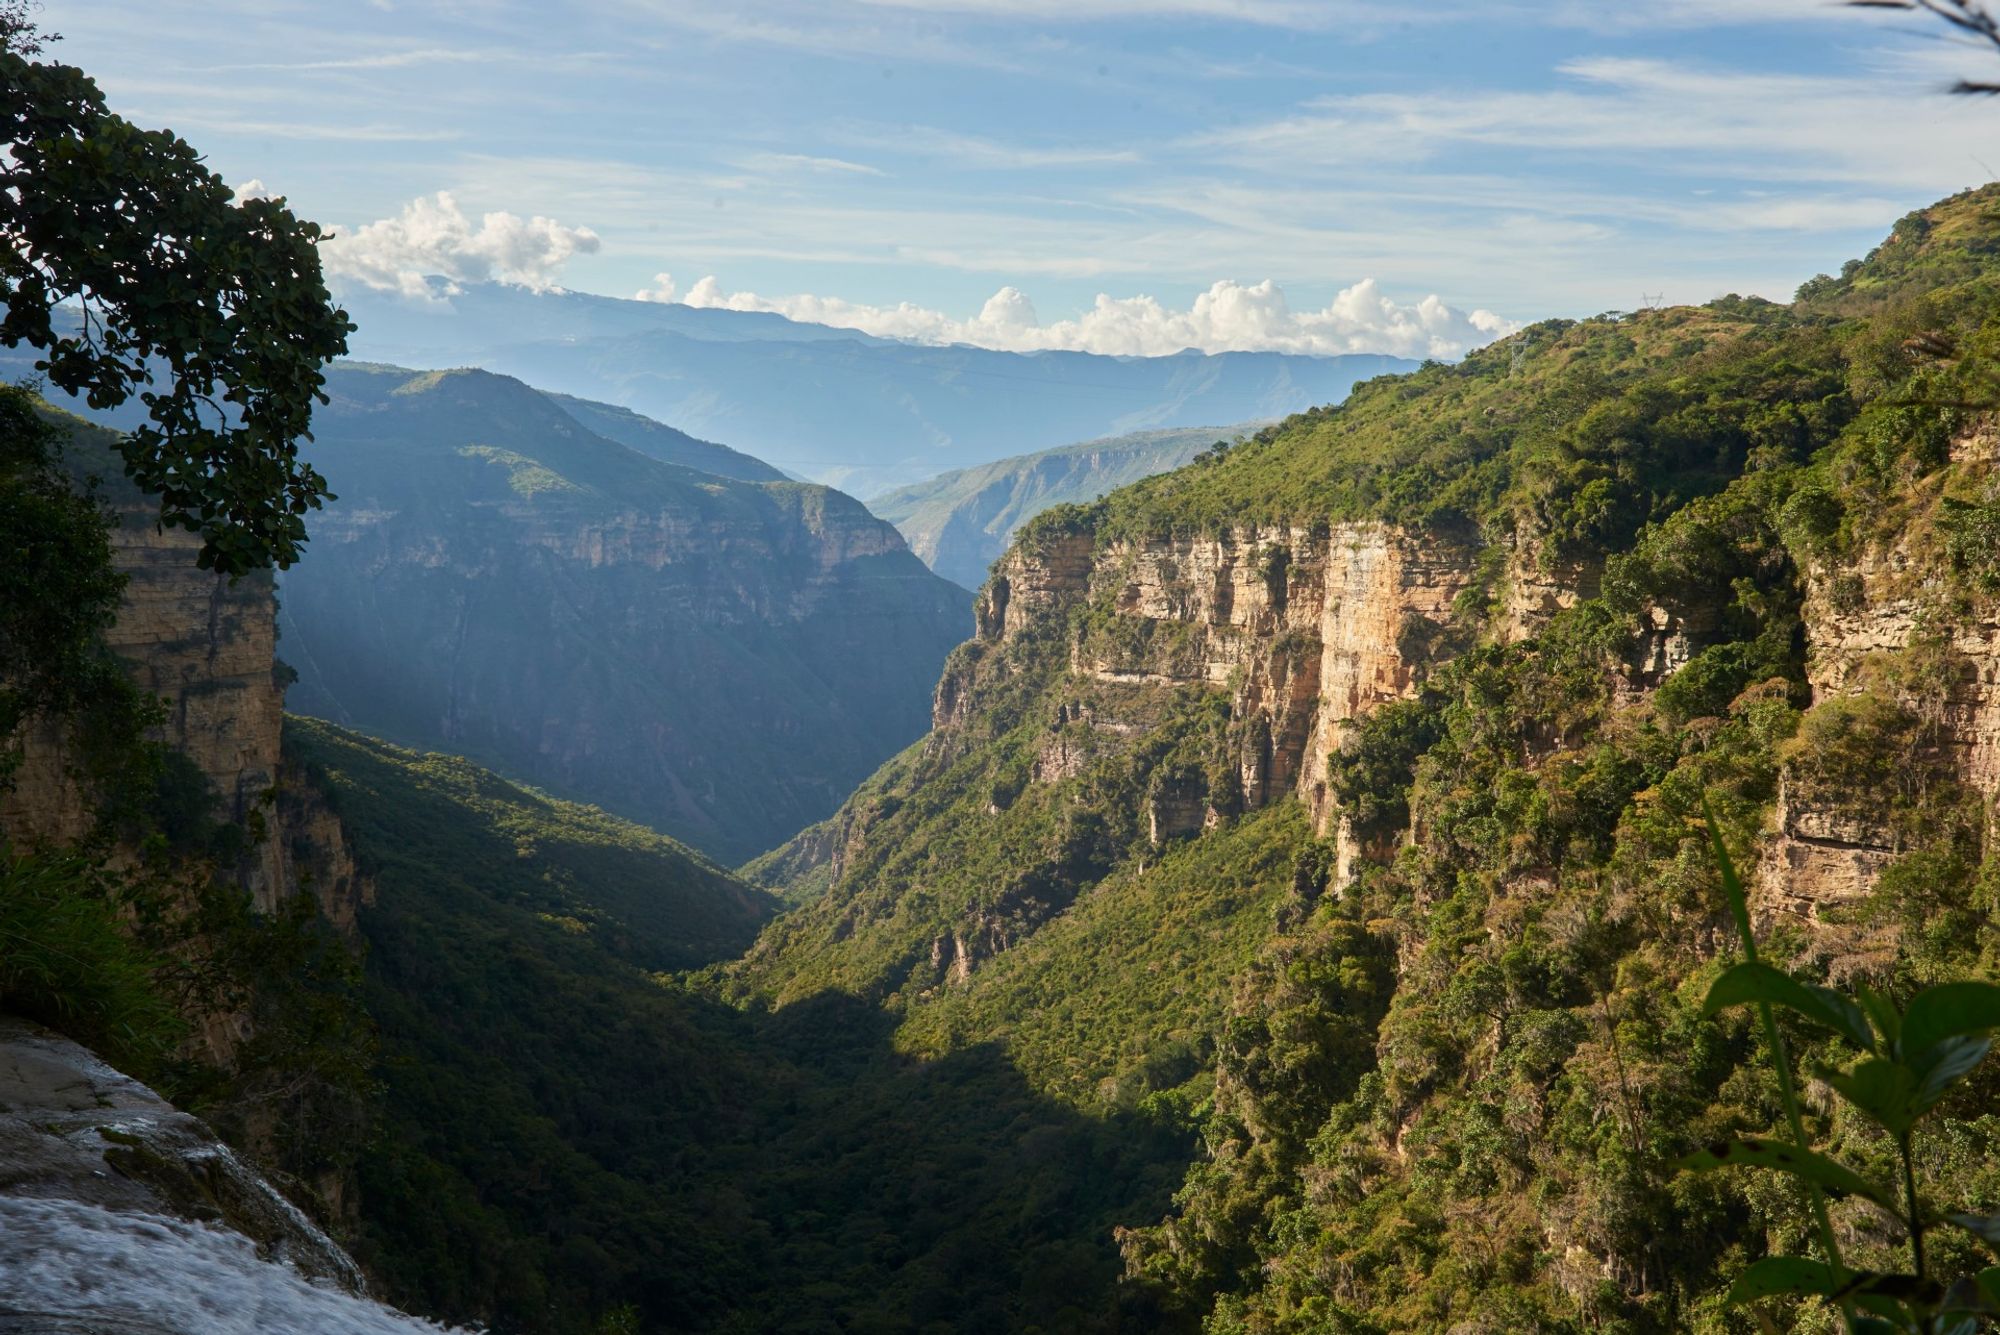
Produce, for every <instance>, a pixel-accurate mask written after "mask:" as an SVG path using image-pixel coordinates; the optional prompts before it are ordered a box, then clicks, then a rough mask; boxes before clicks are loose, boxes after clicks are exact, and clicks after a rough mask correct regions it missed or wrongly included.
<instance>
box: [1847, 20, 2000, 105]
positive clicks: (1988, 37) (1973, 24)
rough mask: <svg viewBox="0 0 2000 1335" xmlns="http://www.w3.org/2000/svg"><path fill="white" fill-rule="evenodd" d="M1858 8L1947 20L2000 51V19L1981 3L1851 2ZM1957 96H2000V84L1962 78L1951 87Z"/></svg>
mask: <svg viewBox="0 0 2000 1335" xmlns="http://www.w3.org/2000/svg"><path fill="white" fill-rule="evenodd" d="M1847 3H1848V4H1849V5H1850V6H1852V7H1853V8H1855V9H1902V10H1908V11H1911V12H1912V13H1920V14H1930V15H1934V16H1935V17H1937V18H1941V19H1943V20H1944V21H1945V22H1946V23H1948V24H1950V25H1951V26H1952V27H1954V28H1956V29H1958V31H1960V32H1962V33H1966V34H1968V35H1969V36H1970V37H1971V38H1972V39H1973V40H1975V41H1980V42H1984V43H1986V44H1987V45H1988V46H1992V47H1996V48H2000V18H1995V17H1994V15H1993V11H1992V10H1990V9H1988V8H1987V7H1986V6H1985V5H1984V4H1981V3H1980V0H1847ZM1951 91H1952V92H1954V93H1984V94H1987V95H1991V94H1994V93H2000V83H1986V82H1982V81H1979V80H1974V79H1960V80H1959V81H1958V82H1957V83H1955V84H1953V85H1952V86H1951Z"/></svg>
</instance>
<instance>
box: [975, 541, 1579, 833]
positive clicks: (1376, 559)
mask: <svg viewBox="0 0 2000 1335" xmlns="http://www.w3.org/2000/svg"><path fill="white" fill-rule="evenodd" d="M1473 565H1474V563H1473V560H1472V554H1471V553H1469V552H1467V551H1465V550H1463V549H1460V548H1457V547H1454V546H1451V545H1449V544H1446V543H1443V542H1440V541H1438V540H1436V539H1433V538H1429V537H1422V536H1417V535H1412V534H1409V533H1406V532H1403V531H1402V530H1399V529H1395V528H1391V527H1388V526H1385V525H1381V524H1339V525H1332V526H1320V527H1317V528H1306V527H1298V526H1292V527H1275V526H1263V527H1252V526H1245V527H1240V528H1235V529H1231V530H1229V531H1228V532H1225V533H1222V534H1218V535H1211V536H1205V537H1200V538H1173V539H1153V540H1147V541H1142V542H1129V541H1120V542H1108V543H1105V544H1102V545H1101V546H1100V545H1098V544H1097V543H1096V542H1094V541H1093V539H1092V538H1090V537H1089V536H1088V535H1065V536H1061V537H1059V538H1056V539H1044V540H1042V541H1041V542H1039V543H1037V544H1032V545H1030V544H1019V545H1017V546H1016V547H1015V548H1014V549H1013V550H1012V551H1011V552H1009V553H1008V555H1007V556H1006V558H1005V559H1003V560H1002V561H1001V562H1000V563H999V565H998V567H997V568H996V570H995V573H994V577H993V579H992V580H991V581H989V583H988V584H987V587H986V590H985V592H984V593H983V594H982V595H981V599H980V604H979V614H978V623H979V634H980V640H981V642H983V644H984V645H985V646H986V647H988V648H998V647H1000V646H1002V645H1004V644H1005V643H1006V642H1008V641H1010V640H1012V639H1015V638H1017V637H1018V636H1020V635H1022V634H1024V633H1025V632H1026V631H1027V629H1028V628H1029V627H1030V626H1041V627H1048V626H1051V625H1059V624H1061V620H1062V615H1063V612H1064V609H1066V608H1068V607H1074V606H1080V605H1083V604H1085V603H1091V604H1092V605H1097V606H1102V607H1105V608H1107V609H1108V610H1109V612H1110V614H1111V617H1112V618H1113V624H1114V625H1115V626H1116V627H1117V631H1116V633H1115V634H1111V635H1106V636H1100V637H1090V636H1085V637H1084V638H1083V639H1081V640H1079V641H1078V643H1077V644H1076V645H1075V646H1074V647H1073V654H1072V667H1073V668H1074V669H1075V670H1076V671H1077V672H1078V673H1079V674H1080V675H1082V676H1084V677H1086V678H1088V679H1094V680H1095V681H1097V682H1100V683H1103V684H1106V685H1109V686H1124V687H1130V688H1134V689H1138V690H1141V691H1143V689H1144V688H1148V687H1163V686H1166V687H1172V686H1199V687H1203V688H1206V689H1209V690H1216V691H1228V692H1229V693H1230V705H1231V708H1230V716H1231V720H1232V735H1233V736H1234V737H1235V739H1236V756H1235V770H1236V779H1235V782H1236V785H1237V788H1238V790H1239V791H1238V792H1236V793H1235V794H1217V793H1206V794H1203V795H1201V796H1199V797H1197V796H1195V795H1194V794H1193V793H1192V790H1190V791H1188V792H1183V791H1181V789H1182V788H1183V787H1185V785H1182V784H1176V785H1175V786H1174V790H1173V791H1172V792H1171V793H1169V792H1167V791H1166V790H1164V789H1163V790H1162V793H1161V795H1160V796H1159V797H1158V798H1157V799H1156V800H1154V801H1153V804H1152V805H1153V808H1154V809H1153V810H1150V811H1149V812H1148V813H1147V814H1148V819H1149V821H1150V822H1151V826H1152V828H1153V830H1154V832H1155V840H1156V842H1157V841H1158V840H1160V839H1163V838H1169V837H1172V836H1173V835H1174V834H1178V833H1186V832H1190V831H1192V830H1197V829H1199V828H1201V826H1202V825H1203V823H1204V822H1205V819H1206V817H1207V813H1208V810H1209V809H1210V808H1211V807H1215V806H1222V805H1229V806H1233V807H1236V808H1238V809H1242V808H1257V807H1261V806H1264V805H1267V804H1268V803H1270V802H1273V801H1275V800H1277V799H1278V798H1279V797H1281V796H1283V795H1285V794H1287V793H1296V794H1297V795H1298V796H1299V797H1301V798H1302V799H1303V800H1304V801H1305V802H1306V804H1307V806H1308V808H1309V809H1310V810H1311V811H1312V813H1313V817H1314V820H1315V822H1316V823H1317V824H1318V827H1319V828H1320V830H1321V831H1322V832H1334V833H1336V834H1337V833H1338V830H1339V822H1338V821H1337V820H1336V819H1335V812H1334V810H1333V803H1332V799H1331V797H1330V795H1329V793H1328V787H1327V782H1328V780H1327V775H1328V766H1329V764H1330V762H1331V760H1332V757H1333V756H1334V755H1335V753H1337V752H1338V750H1339V748H1340V746H1341V744H1342V739H1343V736H1344V734H1345V732H1346V729H1347V725H1348V724H1349V723H1351V722H1352V721H1354V720H1357V719H1359V718H1361V717H1362V716H1364V715H1365V714H1367V713H1368V712H1369V711H1370V710H1372V709H1374V708H1376V707H1377V706H1379V705H1381V704H1383V703H1385V702H1387V701H1390V700H1395V699H1399V698H1402V697H1404V696H1406V695H1408V694H1409V693H1411V692H1412V691H1413V690H1414V689H1415V688H1416V685H1417V683H1418V677H1419V673H1420V671H1421V668H1422V665H1423V661H1424V658H1425V656H1426V654H1425V649H1424V648H1423V646H1421V645H1420V644H1417V643H1415V642H1413V641H1412V639H1411V636H1410V633H1409V632H1410V630H1411V628H1412V627H1413V626H1431V627H1437V626H1442V625H1447V624H1448V623H1449V622H1450V621H1451V619H1452V615H1453V611H1452V604H1453V601H1454V600H1455V599H1456V598H1457V597H1458V595H1459V594H1460V593H1461V592H1463V591H1464V590H1465V589H1466V588H1467V587H1468V586H1469V585H1470V584H1471V582H1472V579H1473ZM1551 587H1552V588H1553V586H1551ZM1549 596H1550V597H1551V598H1555V597H1556V595H1555V594H1554V593H1553V592H1552V593H1550V595H1549ZM1558 601H1560V600H1558ZM1570 601H1574V598H1573V597H1572V598H1571V599H1570ZM987 658H988V656H987V655H982V654H979V653H977V652H975V653H973V654H968V655H964V656H963V657H962V658H961V660H959V667H960V671H961V672H962V674H963V675H962V677H961V678H959V679H956V680H954V679H953V678H952V674H951V670H950V669H948V670H947V681H946V683H944V684H941V685H940V687H939V709H938V710H937V715H936V720H935V721H936V724H937V726H938V728H939V729H940V730H944V729H949V728H950V727H952V726H953V725H955V724H956V723H958V722H959V721H960V720H961V718H962V716H963V711H964V707H965V702H966V701H967V700H968V699H969V698H970V697H971V683H972V682H973V681H974V680H975V679H976V678H977V677H978V675H979V673H980V672H981V671H990V670H995V669H992V668H990V667H987V666H985V664H986V661H987ZM1135 698H1136V697H1135ZM1137 721H1138V720H1119V719H1116V718H1112V717H1106V716H1102V715H1095V716H1093V717H1092V719H1091V720H1090V722H1091V727H1092V728H1093V729H1094V730H1095V731H1097V732H1099V733H1103V732H1106V731H1110V730H1116V729H1120V728H1125V729H1126V730H1130V728H1131V726H1132V724H1133V723H1135V722H1137ZM1084 745H1085V743H1083V742H1081V741H1080V740H1079V739H1077V738H1076V737H1074V736H1072V735H1070V734H1069V733H1065V732H1055V733H1053V734H1052V735H1051V737H1050V739H1049V741H1048V742H1047V743H1045V745H1044V747H1043V751H1042V755H1041V759H1040V763H1039V764H1038V765H1037V767H1036V771H1037V772H1036V778H1037V780H1038V781H1042V782H1052V781H1055V780H1056V779H1059V778H1061V777H1064V776H1065V775H1067V774H1069V773H1071V772H1073V771H1074V768H1075V767H1076V766H1077V765H1078V764H1079V763H1081V762H1082V760H1083V759H1086V758H1087V757H1084V756H1082V755H1081V754H1080V752H1081V749H1082V747H1083V746H1084Z"/></svg>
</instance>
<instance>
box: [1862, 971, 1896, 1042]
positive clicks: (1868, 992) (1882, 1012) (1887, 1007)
mask: <svg viewBox="0 0 2000 1335" xmlns="http://www.w3.org/2000/svg"><path fill="white" fill-rule="evenodd" d="M1854 995H1855V999H1856V1000H1857V1001H1859V1002H1860V1003H1861V1009H1862V1010H1864V1011H1866V1012H1868V1018H1869V1019H1870V1020H1871V1021H1873V1022H1874V1024H1875V1032H1876V1033H1878V1034H1880V1035H1882V1041H1883V1042H1885V1043H1894V1042H1895V1041H1896V1040H1897V1039H1898V1038H1899V1037H1901V1036H1902V1032H1903V1017H1902V1015H1901V1014H1899V1013H1898V1012H1897V1010H1896V1003H1894V1002H1893V1001H1890V1000H1889V998H1887V997H1885V996H1883V995H1882V994H1881V993H1880V992H1877V991H1876V990H1875V989H1874V988H1872V987H1870V986H1868V984H1866V983H1862V984H1861V985H1859V986H1858V987H1856V988H1855V989H1854Z"/></svg>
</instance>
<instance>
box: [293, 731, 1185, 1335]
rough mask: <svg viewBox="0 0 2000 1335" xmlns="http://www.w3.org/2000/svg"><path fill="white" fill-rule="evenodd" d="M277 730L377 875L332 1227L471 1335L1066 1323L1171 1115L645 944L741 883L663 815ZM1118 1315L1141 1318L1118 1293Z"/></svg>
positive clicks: (705, 943) (1151, 1181)
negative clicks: (362, 1118)
mask: <svg viewBox="0 0 2000 1335" xmlns="http://www.w3.org/2000/svg"><path fill="white" fill-rule="evenodd" d="M287 737H288V741H287V745H288V747H289V748H290V750H291V752H292V754H293V756H294V758H295V759H296V760H297V762H298V763H299V764H300V765H301V766H302V767H303V769H304V771H305V772H306V773H307V774H308V775H309V776H310V777H311V779H312V781H313V782H314V783H315V784H317V785H319V786H321V787H322V788H323V789H324V790H325V791H326V792H327V794H328V796H329V798H330V800H331V801H332V803H333V805H334V807H335V809H336V810H337V811H338V812H339V814H340V816H341V818H342V821H343V822H344V824H345V825H346V826H347V828H348V830H349V831H350V833H351V835H352V837H353V839H354V840H355V844H356V852H357V856H358V857H359V859H360V861H361V864H362V866H363V869H364V871H365V872H366V874H367V875H369V876H370V878H371V879H372V881H373V883H374V885H375V887H376V897H377V898H376V905H375V907H374V908H373V909H372V910H369V911H366V912H364V913H363V915H362V919H361V923H362V929H363V937H364V943H363V944H364V948H365V961H366V964H365V978H364V981H363V982H362V983H361V984H360V985H359V987H358V989H357V992H356V994H355V999H356V1000H357V1001H358V1002H359V1003H360V1004H361V1005H362V1006H364V1007H365V1008H366V1010H367V1013H368V1014H369V1015H370V1016H371V1017H372V1019H373V1020H374V1023H375V1027H376V1030H377V1034H378V1041H379V1045H380V1052H379V1061H378V1064H377V1068H376V1069H377V1072H378V1079H379V1082H380V1087H379V1090H378V1091H377V1092H376V1095H375V1098H376V1107H377V1114H376V1120H375V1121H374V1122H373V1123H372V1124H371V1126H370V1127H369V1129H368V1132H367V1134H368V1141H367V1146H366V1150H365V1152H364V1153H362V1154H361V1155H360V1156H359V1160H358V1168H357V1173H356V1182H357V1186H358V1192H357V1201H358V1206H359V1212H360V1222H359V1228H358V1233H357V1235H356V1237H355V1242H356V1250H357V1255H358V1256H359V1257H360V1258H361V1259H362V1260H363V1261H364V1263H365V1264H367V1265H369V1266H370V1268H371V1269H372V1270H373V1272H374V1273H375V1274H376V1275H377V1276H378V1277H379V1278H380V1280H381V1281H382V1283H383V1286H384V1289H385V1290H386V1292H387V1293H388V1295H389V1296H391V1297H392V1298H394V1299H396V1300H397V1301H399V1302H402V1303H404V1304H407V1305H409V1306H410V1307H411V1308H412V1309H413V1310H420V1311H426V1312H435V1313H440V1314H443V1315H447V1316H450V1317H452V1318H454V1319H460V1320H464V1319H481V1320H487V1321H491V1322H493V1323H494V1325H495V1327H496V1328H497V1329H505V1330H549V1331H586V1330H592V1329H599V1328H601V1329H606V1330H616V1329H621V1328H624V1327H621V1326H620V1325H619V1324H618V1323H619V1322H620V1321H622V1320H625V1319H626V1318H625V1317H624V1316H621V1315H620V1314H621V1312H624V1311H625V1309H627V1308H630V1309H631V1310H630V1314H629V1315H630V1317H631V1318H632V1319H633V1320H636V1321H637V1323H638V1326H639V1328H642V1329H648V1330H651V1329H671V1330H726V1331H744V1332H748V1331H767V1330H768V1331H799V1332H805V1331H833V1330H903V1329H912V1328H915V1329H938V1330H976V1331H992V1332H996V1333H997V1332H1004V1331H1020V1330H1034V1329H1049V1330H1062V1329H1072V1328H1074V1327H1075V1325H1076V1324H1077V1323H1078V1322H1081V1321H1084V1320H1086V1319H1090V1320H1095V1319H1096V1317H1097V1316H1098V1315H1101V1314H1102V1313H1104V1312H1106V1311H1108V1310H1110V1309H1111V1308H1113V1307H1115V1305H1116V1303H1117V1301H1118V1300H1117V1298H1116V1296H1115V1294H1114V1282H1115V1279H1116V1276H1117V1273H1118V1262H1117V1257H1116V1253H1115V1251H1114V1250H1113V1249H1112V1248H1111V1246H1110V1234H1111V1230H1112V1228H1113V1227H1114V1226H1115V1225H1118V1224H1122V1223H1131V1222H1137V1221H1139V1220H1141V1219H1143V1218H1144V1217H1145V1216H1146V1214H1147V1212H1148V1211H1149V1210H1151V1211H1157V1210H1158V1209H1161V1208H1164V1205H1165V1203H1166V1199H1167V1196H1168V1194H1169V1192H1170V1191H1171V1188H1172V1179H1173V1173H1172V1171H1171V1170H1170V1169H1169V1168H1167V1167H1164V1165H1170V1164H1172V1163H1174V1162H1176V1161H1178V1160H1179V1159H1181V1158H1183V1157H1184V1156H1185V1154H1186V1152H1187V1149H1188V1145H1187V1142H1186V1141H1185V1140H1184V1139H1183V1136H1182V1133H1181V1132H1180V1131H1179V1129H1178V1128H1177V1127H1175V1126H1174V1125H1172V1124H1170V1123H1163V1122H1162V1121H1161V1120H1160V1119H1158V1118H1151V1117H1143V1116H1129V1117H1117V1118H1112V1119H1109V1120H1107V1119H1103V1118H1099V1117H1094V1116H1085V1115H1082V1114H1080V1113H1079V1112H1078V1111H1077V1110H1075V1109H1074V1108H1071V1107H1068V1106H1066V1105H1064V1104H1062V1103H1060V1102H1055V1101H1051V1100H1049V1099H1046V1098H1044V1097H1041V1096H1040V1095H1039V1094H1037V1093H1036V1091H1035V1090H1034V1089H1032V1088H1031V1087H1030V1085H1029V1084H1028V1083H1027V1082H1026V1081H1025V1080H1024V1079H1023V1078H1022V1077H1021V1075H1020V1074H1019V1073H1018V1072H1017V1071H1016V1070H1015V1069H1014V1068H1013V1066H1012V1065H1011V1064H1010V1063H1009V1061H1008V1060H1007V1058H1006V1056H1005V1055H1004V1053H1002V1052H1001V1051H1000V1050H999V1049H998V1048H997V1047H995V1046H994V1045H991V1044H983V1043H972V1044H966V1045H962V1046H961V1047H960V1048H959V1049H958V1050H956V1051H955V1052H954V1053H953V1054H952V1055H951V1056H949V1057H948V1058H946V1059H945V1060H942V1061H937V1062H920V1061H914V1060H911V1059H909V1058H908V1057H905V1056H903V1055H901V1054H899V1053H898V1052H896V1051H895V1050H894V1047H893V1045H892V1044H891V1041H890V1030H891V1028H892V1022H891V1021H890V1020H889V1018H888V1017H886V1016H884V1015H883V1014H882V1013H881V1012H880V1011H879V1010H877V1009H876V1008H875V1007H873V1006H870V1005H868V1004H867V1003H865V1002H863V1001H860V1000H858V999H855V998H852V997H847V996H843V995H841V994H838V993H826V994H822V995H821V996H818V997H815V998H812V999H810V1000H809V1001H806V1002H804V1003H802V1004H799V1005H796V1006H789V1007H786V1008H785V1009H783V1010H781V1011H778V1012H776V1013H775V1014H772V1013H768V1012H765V1011H764V1010H762V1009H760V1008H751V1009H748V1010H745V1009H739V1008H736V1007H731V1006H727V1005H723V1004H721V1003H720V1002H719V1001H717V1000H716V999H715V998H714V996H713V995H712V994H711V992H710V991H709V990H708V989H705V988H701V987H697V986H691V985H690V984H689V983H688V982H687V981H686V980H685V978H684V977H682V976H677V975H675V974H674V973H672V972H671V971H672V970H674V969H677V968H685V967H686V966H688V965H690V964H696V963H701V962H703V961H706V960H712V959H722V958H726V957H730V956H733V955H735V954H737V953H739V952H740V950H741V949H742V947H743V946H744V945H746V944H747V943H748V942H749V940H750V938H751V936H752V935H753V934H754V932H755V930H756V928H757V925H758V924H759V923H760V922H761V921H762V920H763V919H764V917H766V916H767V915H768V913H769V911H770V905H769V901H768V900H767V899H766V898H765V897H764V896H763V895H761V894H760V893H759V892H757V891H754V890H752V889H750V888H749V887H748V886H746V885H744V884H743V883H741V882H738V881H736V880H734V879H733V878H731V877H729V876H728V875H727V874H726V873H723V872H720V871H718V870H717V869H715V868H714V867H713V866H711V865H709V864H707V863H706V862H704V861H702V860H701V859H700V858H699V857H697V856H696V855H693V854H691V853H690V852H689V851H688V850H686V849H684V848H681V847H678V846H676V845H675V844H673V843H672V842H671V841H669V840H666V839H663V838H661V837H660V836H658V835H654V834H651V833H649V832H647V831H644V830H641V829H639V828H638V827H635V826H632V825H629V824H626V823H624V822H622V821H619V820H617V819H616V818H613V817H609V816H606V815H604V814H603V813H601V812H597V811H594V810H592V809H590V808H586V807H577V806H573V805H570V804H567V803H562V802H557V801H554V800H552V799H549V798H546V797H542V796H540V795H537V794H534V793H531V792H528V791H527V790H524V789H521V788H518V787H516V786H514V785H512V784H509V783H507V782H505V781H504V780H501V779H499V778H496V777H495V776H493V775H491V774H489V773H486V772H484V771H481V770H478V769H476V768H474V767H472V766H470V765H467V764H466V763H465V762H463V761H460V760H456V759H452V758H449V757H443V756H435V755H419V754H417V753H413V752H409V751H403V750H399V749H397V748H394V747H390V746H387V745H385V744H383V743H381V742H377V741H374V740H371V739H369V738H366V737H362V736H360V735H358V734H354V733H349V732H345V731H343V730H340V729H337V728H333V727H330V726H328V725H325V724H321V723H316V722H313V721H311V720H305V719H293V720H291V722H290V724H289V725H288V733H287ZM1127 1328H1129V1329H1134V1330H1143V1329H1149V1328H1150V1326H1149V1324H1148V1321H1147V1320H1145V1319H1139V1320H1138V1321H1137V1324H1134V1325H1130V1326H1128V1327H1127Z"/></svg>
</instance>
